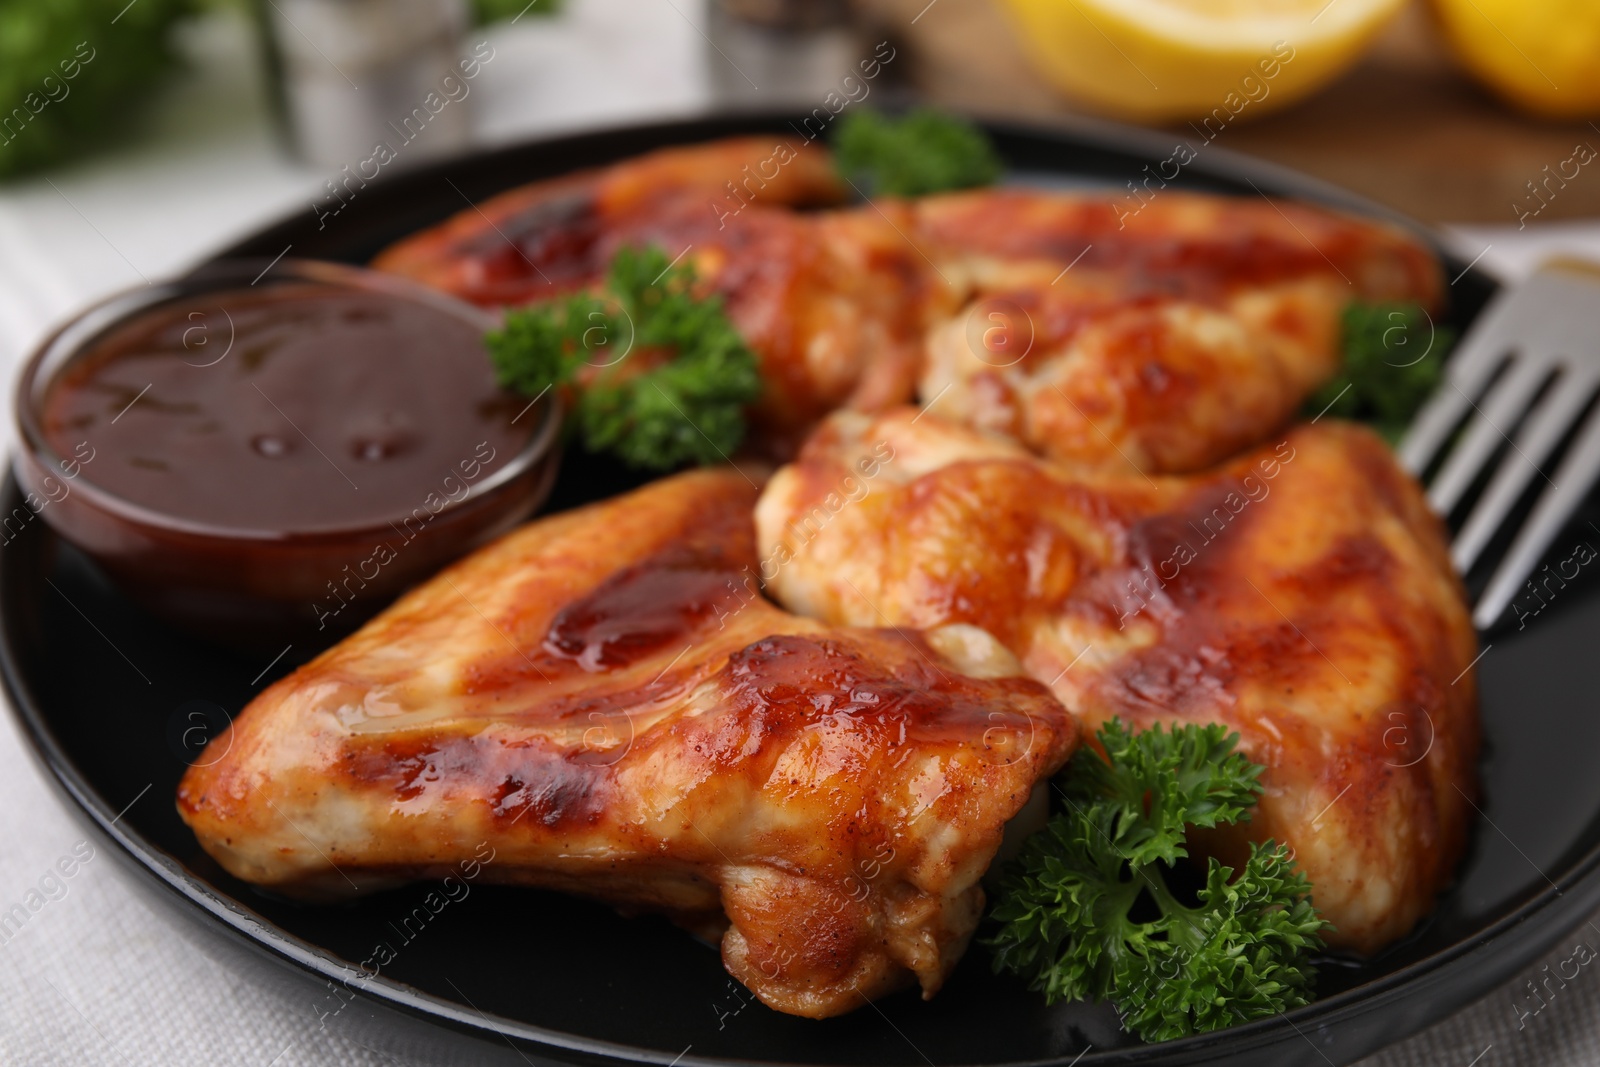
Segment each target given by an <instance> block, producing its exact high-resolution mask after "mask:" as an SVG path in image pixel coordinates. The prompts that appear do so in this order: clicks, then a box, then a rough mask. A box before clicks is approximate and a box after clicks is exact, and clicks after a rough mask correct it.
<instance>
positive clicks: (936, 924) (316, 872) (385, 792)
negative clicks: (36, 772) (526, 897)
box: [178, 470, 1077, 1017]
mask: <svg viewBox="0 0 1600 1067" xmlns="http://www.w3.org/2000/svg"><path fill="white" fill-rule="evenodd" d="M755 499H756V489H755V488H754V487H753V486H752V485H750V484H749V483H748V482H747V481H746V480H745V479H744V478H743V477H742V476H741V475H739V474H737V473H735V472H733V471H731V470H718V471H709V472H699V473H692V474H684V475H680V476H678V477H674V478H670V479H666V480H664V481H660V482H657V483H655V484H653V485H651V486H649V487H647V488H644V489H641V490H638V491H637V492H634V493H631V494H629V495H626V496H623V497H619V498H616V499H614V500H611V501H608V502H606V503H603V504H597V505H593V506H591V507H587V508H584V509H581V510H578V511H573V512H568V513H565V514H562V515H558V516H555V517H553V518H549V519H545V520H543V521H540V522H536V523H533V524H531V525H529V526H526V527H524V528H522V529H521V530H520V531H518V532H516V533H513V534H511V535H509V536H507V537H505V538H504V539H502V540H500V541H498V542H496V543H494V544H492V545H490V546H489V547H487V548H485V549H483V550H481V551H479V552H478V553H476V554H474V555H472V556H470V557H468V558H467V559H465V560H463V561H462V562H460V563H458V564H456V565H455V566H453V567H451V568H449V569H448V570H446V571H444V572H443V573H441V574H440V575H439V576H437V577H436V578H435V579H433V580H432V581H430V582H428V583H427V584H425V585H423V586H421V587H419V588H418V589H416V590H414V591H413V592H412V593H410V594H408V595H407V596H406V597H404V598H403V599H401V600H400V601H399V602H398V603H396V604H395V605H394V606H393V607H391V608H390V609H389V610H388V611H386V612H385V613H384V614H382V615H380V616H379V617H378V618H376V619H374V620H373V621H372V622H371V623H369V624H368V625H367V626H366V627H365V628H364V629H362V630H361V631H359V632H358V633H357V634H355V635H354V636H352V637H350V638H348V639H347V640H345V641H344V642H342V643H341V644H339V645H337V646H335V647H334V648H333V649H331V650H329V651H328V652H326V653H324V654H323V655H322V656H321V657H319V658H318V659H316V660H315V661H313V662H312V663H310V664H309V665H307V666H305V667H302V668H301V669H300V670H298V671H296V672H295V673H293V674H292V675H290V676H289V677H287V678H285V679H283V680H282V681H280V682H278V683H277V684H276V685H274V686H272V687H271V688H269V689H267V690H266V691H265V692H264V693H262V694H261V695H260V696H259V697H258V698H257V699H256V700H255V701H254V702H252V703H251V704H250V706H249V707H247V708H246V709H245V710H244V712H243V713H242V714H241V715H240V716H239V717H238V719H237V720H236V722H235V723H234V725H233V726H232V727H231V729H230V731H229V732H228V733H227V734H224V735H223V736H221V737H219V738H217V739H216V740H215V741H214V742H213V745H214V746H216V747H215V748H214V749H213V750H211V751H209V752H208V753H207V754H206V755H205V756H203V757H202V759H201V760H200V761H199V762H198V763H197V764H196V765H195V766H194V767H192V768H191V769H190V770H189V772H188V773H187V774H186V775H185V777H184V779H183V782H182V785H181V787H180V790H179V794H178V806H179V811H180V814H181V815H182V816H183V818H184V819H185V820H186V821H187V822H188V824H189V825H190V826H191V827H192V828H193V830H194V832H195V834H196V836H197V837H198V838H199V840H200V843H201V844H202V845H203V846H204V847H205V849H206V850H207V851H208V852H210V853H211V854H212V855H213V856H214V857H215V858H216V859H217V860H218V861H219V862H220V863H221V864H222V865H223V866H224V867H226V868H227V869H228V870H229V871H230V872H232V873H233V874H235V875H237V876H239V877H240V878H244V879H246V880H248V881H251V882H255V883H257V884H260V885H264V886H269V887H272V888H273V889H275V890H277V891H280V892H284V893H289V894H296V895H301V896H305V897H310V898H329V897H339V896H348V895H353V894H357V893H361V892H366V891H369V890H373V889H377V888H381V887H384V886H388V885H393V884H396V883H398V882H401V881H404V880H409V879H414V878H427V877H440V876H442V875H444V874H447V873H449V872H450V871H451V870H452V869H454V867H455V865H456V864H457V863H458V862H460V861H463V860H467V859H471V858H473V857H475V856H476V857H477V858H480V859H481V858H482V855H483V854H484V853H483V852H482V851H479V850H480V849H481V847H482V846H483V845H484V844H485V843H487V845H489V846H490V847H491V848H492V850H493V851H492V855H493V857H494V858H493V861H492V862H490V863H488V864H486V865H485V866H484V868H483V874H482V877H484V878H487V879H490V880H495V881H500V882H506V883H513V884H518V885H528V886H540V887H545V888H551V889H557V890H563V891H567V892H572V893H576V894H581V895H584V896H588V897H592V898H596V899H599V900H602V901H605V902H608V903H610V904H613V905H615V906H616V907H618V908H619V909H622V910H624V911H627V912H645V911H649V912H660V913H665V914H666V915H668V916H670V917H672V918H673V919H674V920H676V921H677V922H679V923H681V924H682V925H684V926H687V927H689V928H691V929H693V930H695V931H697V932H700V933H703V934H705V935H706V936H711V937H717V936H720V938H721V944H722V955H723V960H724V962H725V963H726V965H727V968H728V970H729V971H730V972H731V973H732V974H733V975H734V976H735V977H737V978H738V979H739V980H740V981H741V982H743V983H744V984H745V985H746V986H748V987H749V988H750V989H751V990H752V991H753V992H754V993H755V994H756V995H757V996H758V997H760V998H761V1000H762V1001H764V1002H765V1003H767V1004H768V1005H769V1006H771V1007H773V1008H776V1009H778V1010H780V1011H785V1012H790V1013H793V1014H796V1015H805V1016H812V1017H822V1016H828V1015H834V1014H838V1013H840V1012H846V1011H851V1010H854V1009H856V1008H858V1007H860V1006H861V1005H862V1004H863V1003H864V999H863V998H872V997H876V996H879V995H881V994H883V993H885V992H888V991H890V990H893V989H896V988H898V987H900V986H902V985H906V984H909V983H911V982H916V983H919V984H920V985H921V987H922V990H923V992H924V995H932V994H933V993H934V992H935V991H936V990H937V989H938V988H939V986H940V983H941V982H943V980H944V978H945V976H946V975H947V974H948V973H949V971H950V968H951V967H952V966H953V965H954V964H955V962H956V960H957V959H959V958H960V956H961V954H962V952H963V950H964V949H965V947H966V944H967V941H968V939H969V938H970V937H971V935H972V932H973V930H974V928H975V927H976V925H977V922H978V918H979V915H980V913H981V911H982V908H983V900H984V898H983V891H982V889H981V888H980V886H979V879H980V878H981V877H982V875H983V873H984V871H985V869H986V868H987V867H988V866H989V863H990V861H991V860H992V858H993V857H994V854H995V851H996V849H997V848H998V847H999V845H1000V842H1001V836H1002V832H1003V830H1004V828H1005V826H1006V823H1007V822H1008V820H1010V819H1011V818H1012V817H1013V816H1015V815H1016V814H1017V813H1018V811H1020V810H1021V809H1022V808H1023V806H1024V804H1025V803H1026V802H1027V801H1028V799H1029V796H1030V793H1031V791H1032V790H1033V788H1034V786H1035V784H1036V783H1038V782H1039V781H1040V780H1041V779H1043V778H1045V777H1047V776H1048V775H1049V774H1051V773H1052V772H1054V771H1055V770H1056V769H1057V768H1058V767H1060V766H1061V764H1062V763H1063V762H1064V761H1065V760H1066V758H1067V757H1068V755H1069V754H1070V753H1071V751H1072V748H1073V746H1074V744H1075V743H1076V738H1077V727H1076V724H1075V723H1074V721H1073V719H1072V718H1071V716H1069V715H1068V714H1067V713H1066V711H1065V710H1064V709H1063V708H1062V707H1061V705H1060V704H1059V703H1058V702H1057V701H1056V700H1055V699H1054V698H1053V697H1052V696H1051V695H1050V693H1049V691H1048V690H1047V689H1046V687H1044V686H1043V685H1041V684H1039V683H1038V682H1036V681H1033V680H1031V679H1028V678H1026V677H1023V676H1021V673H1022V672H1021V668H1020V666H1019V665H1018V664H1017V662H1016V660H1015V659H1014V657H1012V656H1011V655H1010V654H1009V653H1008V652H1006V651H1005V649H1003V648H1002V647H1000V646H999V645H998V643H996V642H995V641H994V639H993V638H991V637H989V636H988V635H987V634H985V633H983V632H982V631H980V630H978V629H976V628H974V627H970V626H955V627H945V628H942V629H935V630H933V631H930V632H928V633H921V632H912V631H904V630H902V631H894V630H878V629H851V628H843V627H836V626H829V625H827V624H825V623H821V622H817V621H814V620H810V619H805V618H801V617H799V616H795V615H790V614H786V613H785V612H783V611H781V610H779V609H778V608H776V607H774V606H773V605H772V604H771V603H769V602H767V601H765V600H763V599H762V598H761V596H760V595H759V593H758V591H757V584H756V577H755V576H756V574H757V572H758V568H759V565H760V564H759V561H758V559H757V557H756V554H755V545H754V531H753V527H752V522H751V511H752V507H753V505H754V503H755Z"/></svg>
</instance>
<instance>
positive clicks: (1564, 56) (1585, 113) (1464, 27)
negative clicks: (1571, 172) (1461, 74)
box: [1433, 0, 1600, 119]
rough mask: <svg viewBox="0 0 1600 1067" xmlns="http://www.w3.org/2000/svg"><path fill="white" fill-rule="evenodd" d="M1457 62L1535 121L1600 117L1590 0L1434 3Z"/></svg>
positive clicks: (1597, 9)
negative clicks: (1535, 117)
mask: <svg viewBox="0 0 1600 1067" xmlns="http://www.w3.org/2000/svg"><path fill="white" fill-rule="evenodd" d="M1433 6H1434V10H1435V11H1436V12H1437V13H1438V16H1439V22H1440V24H1441V25H1442V26H1443V27H1444V33H1445V37H1446V38H1447V39H1448V40H1449V41H1450V46H1451V48H1452V49H1453V50H1454V51H1455V54H1456V58H1457V59H1459V60H1460V61H1461V63H1462V65H1463V66H1465V67H1466V68H1467V69H1468V70H1469V71H1471V72H1472V73H1473V74H1474V75H1475V76H1476V77H1477V78H1478V80H1479V81H1481V82H1483V83H1484V84H1485V85H1487V86H1488V87H1489V88H1490V89H1492V90H1494V91H1495V92H1497V93H1499V94H1500V95H1501V96H1503V97H1505V98H1506V99H1507V100H1509V101H1511V102H1512V103H1513V104H1516V105H1518V106H1520V107H1522V108H1525V109H1527V110H1528V111H1531V112H1533V113H1534V114H1536V115H1542V116H1545V117H1547V118H1557V119H1563V118H1565V119H1578V118H1588V117H1590V116H1592V115H1600V3H1596V0H1434V5H1433Z"/></svg>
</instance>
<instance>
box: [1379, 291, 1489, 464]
mask: <svg viewBox="0 0 1600 1067" xmlns="http://www.w3.org/2000/svg"><path fill="white" fill-rule="evenodd" d="M1514 295H1515V293H1513V292H1512V291H1510V290H1502V291H1501V292H1500V293H1498V294H1496V295H1495V297H1494V299H1493V300H1492V301H1490V303H1489V306H1488V307H1486V308H1484V309H1483V312H1482V313H1481V314H1480V315H1479V316H1478V319H1477V321H1476V322H1474V323H1473V324H1472V328H1471V329H1470V330H1468V331H1467V335H1466V336H1465V337H1463V338H1462V339H1461V341H1460V343H1459V344H1457V345H1456V347H1455V351H1454V352H1452V353H1450V361H1449V362H1448V363H1446V364H1445V369H1444V381H1445V384H1444V386H1443V387H1441V388H1439V389H1437V390H1435V391H1434V394H1433V396H1431V397H1429V398H1428V402H1427V403H1426V404H1424V405H1423V407H1422V410H1421V411H1419V412H1418V413H1417V415H1416V418H1414V419H1413V420H1412V422H1411V428H1410V429H1409V430H1407V431H1406V436H1405V440H1403V441H1401V442H1400V452H1399V455H1400V465H1401V466H1403V467H1405V469H1406V470H1408V471H1410V472H1411V473H1412V474H1413V475H1415V476H1417V477H1419V478H1420V477H1422V472H1423V471H1424V470H1425V469H1427V466H1428V463H1429V462H1430V461H1431V460H1432V459H1433V458H1434V456H1436V455H1437V454H1438V452H1439V449H1440V448H1442V447H1444V444H1445V442H1446V441H1448V440H1449V438H1450V433H1451V431H1452V430H1454V429H1455V428H1456V424H1457V423H1459V422H1460V421H1461V420H1462V418H1463V417H1464V416H1465V415H1466V414H1467V409H1468V408H1469V407H1470V406H1471V405H1472V400H1473V398H1474V397H1478V396H1482V395H1483V391H1484V390H1485V389H1487V388H1488V387H1489V382H1490V380H1491V379H1493V377H1494V374H1495V371H1497V370H1499V369H1500V363H1501V360H1502V357H1504V356H1505V355H1506V354H1507V352H1509V351H1510V350H1511V349H1513V348H1515V347H1516V345H1517V337H1518V332H1517V330H1516V319H1517V308H1516V306H1515V304H1514V302H1513V299H1512V298H1513V296H1514ZM1452 385H1453V386H1455V388H1453V389H1452V388H1450V386H1452Z"/></svg>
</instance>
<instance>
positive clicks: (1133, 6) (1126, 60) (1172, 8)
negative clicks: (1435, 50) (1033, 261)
mask: <svg viewBox="0 0 1600 1067" xmlns="http://www.w3.org/2000/svg"><path fill="white" fill-rule="evenodd" d="M1466 2H1470V0H1466ZM1404 4H1405V0H1331V2H1330V0H1007V5H1006V6H1007V7H1008V8H1009V9H1010V11H1011V14H1012V16H1013V19H1014V21H1015V22H1016V23H1017V25H1018V29H1019V30H1020V34H1019V36H1020V37H1021V38H1022V41H1023V45H1024V47H1026V48H1028V49H1029V50H1030V51H1032V53H1033V56H1034V59H1035V60H1036V62H1037V64H1038V66H1039V69H1040V70H1041V72H1043V73H1044V75H1045V76H1046V77H1048V78H1049V79H1050V80H1051V81H1053V82H1054V83H1055V84H1056V85H1057V87H1059V88H1060V89H1061V90H1063V91H1064V92H1066V93H1068V94H1069V95H1071V96H1073V97H1076V98H1077V99H1079V100H1081V101H1084V102H1085V103H1088V104H1090V105H1092V106H1094V107H1096V108H1097V109H1099V110H1102V111H1105V112H1108V113H1110V114H1113V115H1117V116H1120V117H1123V118H1130V119H1135V120H1139V121H1144V122H1165V121H1171V120H1174V119H1198V118H1201V117H1203V116H1207V115H1212V114H1213V113H1215V112H1216V111H1217V109H1222V111H1221V115H1219V116H1218V117H1219V119H1220V118H1221V117H1222V115H1226V116H1229V117H1232V116H1239V117H1246V115H1247V113H1248V117H1252V118H1253V117H1255V116H1258V115H1263V114H1266V113H1267V112H1269V111H1273V110H1276V109H1277V108H1280V107H1283V106H1284V105H1286V104H1291V103H1293V102H1294V101H1296V100H1299V99H1301V98H1302V97H1304V96H1306V95H1307V94H1309V93H1311V92H1313V91H1315V90H1316V89H1318V88H1319V87H1321V86H1322V85H1324V84H1326V83H1327V82H1328V81H1330V80H1331V79H1333V78H1335V77H1337V76H1338V75H1339V74H1341V73H1342V72H1343V71H1344V70H1345V69H1346V68H1348V67H1349V66H1350V65H1351V64H1352V63H1354V62H1355V61H1356V60H1357V59H1358V58H1360V56H1361V53H1362V51H1363V50H1364V49H1365V47H1366V46H1367V44H1368V43H1369V42H1370V41H1371V40H1372V38H1373V36H1374V35H1375V34H1376V33H1377V32H1378V30H1380V29H1381V28H1382V27H1383V25H1384V23H1386V22H1387V21H1388V20H1389V19H1390V18H1391V17H1392V16H1393V15H1394V14H1395V13H1396V12H1398V11H1399V10H1400V8H1401V7H1403V6H1404Z"/></svg>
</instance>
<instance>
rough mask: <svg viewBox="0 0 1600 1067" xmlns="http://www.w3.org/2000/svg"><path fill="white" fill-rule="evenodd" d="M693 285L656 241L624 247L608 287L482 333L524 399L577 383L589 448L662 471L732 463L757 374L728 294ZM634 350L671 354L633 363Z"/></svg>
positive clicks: (576, 418) (578, 415) (500, 370)
mask: <svg viewBox="0 0 1600 1067" xmlns="http://www.w3.org/2000/svg"><path fill="white" fill-rule="evenodd" d="M693 284H694V270H693V268H691V267H689V266H688V265H683V266H673V265H672V264H671V263H670V261H669V260H668V259H667V256H666V253H664V252H663V251H661V249H659V248H655V247H649V248H643V249H632V248H624V249H622V250H620V251H619V252H618V253H617V254H616V257H615V258H614V259H613V260H612V261H611V268H610V271H609V273H608V274H607V277H606V282H605V290H604V293H603V294H595V293H576V294H573V295H571V296H568V297H566V298H565V299H562V300H558V301H555V302H552V303H548V304H540V305H536V306H533V307H529V308H524V309H521V310H518V311H513V312H510V313H509V314H508V315H507V316H506V320H505V324H504V326H503V327H502V328H501V329H499V330H496V331H492V332H491V333H489V335H488V336H487V337H486V338H485V340H486V342H487V344H488V347H489V355H490V357H491V359H493V361H494V367H495V373H496V376H497V377H498V378H499V381H500V384H501V385H502V386H504V387H505V388H508V389H513V390H516V391H517V392H519V393H522V394H524V395H526V396H538V395H540V394H541V393H543V392H544V391H546V390H548V389H551V388H557V387H562V386H571V387H572V389H571V394H570V395H571V399H572V402H573V405H574V414H573V422H574V425H575V426H576V428H577V430H578V431H579V433H580V434H581V436H582V437H583V442H584V446H585V447H586V448H588V449H589V450H590V451H591V452H602V451H608V452H613V453H615V454H616V455H617V456H618V457H620V458H621V459H622V460H623V462H625V463H627V464H629V465H630V466H634V467H644V468H650V469H655V470H671V469H672V468H675V467H679V466H682V465H683V464H686V463H701V464H710V463H718V462H725V461H726V460H727V458H728V456H729V455H731V454H732V453H733V452H734V451H735V450H736V449H737V448H738V447H739V445H740V443H741V442H742V441H743V440H744V435H745V415H744V409H745V406H746V405H748V404H750V403H752V402H753V401H754V400H755V399H756V398H757V397H758V396H760V395H761V374H760V371H759V370H758V369H757V363H756V357H755V354H754V353H753V352H752V351H751V350H750V348H749V346H748V345H746V344H745V342H744V339H743V338H742V337H740V336H739V332H738V331H737V330H736V329H734V326H733V324H732V323H731V322H729V321H728V317H727V315H726V314H725V313H724V312H723V308H722V299H721V298H720V297H718V296H703V297H701V296H695V295H694V294H693V292H692V291H691V290H692V286H693ZM634 352H639V353H645V352H650V353H657V354H659V353H666V354H667V359H666V362H663V363H661V364H659V365H657V366H653V367H651V369H649V370H644V371H638V369H637V365H630V364H629V362H628V358H629V356H630V355H632V354H633V353H634ZM586 368H587V370H586ZM589 371H592V374H591V373H589Z"/></svg>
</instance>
